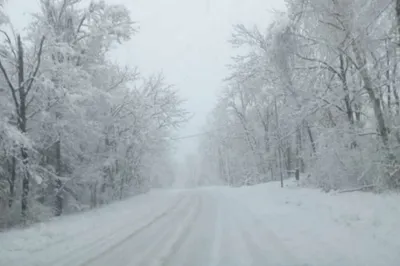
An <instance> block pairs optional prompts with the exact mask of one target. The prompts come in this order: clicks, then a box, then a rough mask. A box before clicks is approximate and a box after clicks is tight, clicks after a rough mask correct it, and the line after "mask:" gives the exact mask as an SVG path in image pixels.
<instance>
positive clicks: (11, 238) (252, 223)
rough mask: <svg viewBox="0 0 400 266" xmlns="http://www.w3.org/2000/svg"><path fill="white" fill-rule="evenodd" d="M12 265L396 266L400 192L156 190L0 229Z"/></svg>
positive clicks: (2, 258)
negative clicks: (20, 226) (80, 211)
mask: <svg viewBox="0 0 400 266" xmlns="http://www.w3.org/2000/svg"><path fill="white" fill-rule="evenodd" d="M0 265H1V266H2V265H7V266H14V265H15V266H17V265H18V266H33V265H40V266H50V265H51V266H64V265H65V266H67V265H68V266H84V265H85V266H109V265H112V266H134V265H140V266H142V265H143V266H147V265H148V266H152V265H165V266H187V265H190V266H216V265H220V266H239V265H240V266H247V265H255V266H261V265H262V266H268V265H271V266H278V265H285V266H300V265H303V266H304V265H310V266H311V265H315V266H338V265H340V266H356V265H360V266H361V265H362V266H369V265H371V266H379V265H385V266H392V265H393V266H398V265H400V196H399V195H393V194H386V195H373V194H369V193H361V192H352V193H343V194H325V193H323V192H320V191H318V190H315V189H305V188H299V187H296V186H294V185H293V183H291V185H290V186H289V187H285V188H284V189H281V188H280V187H279V183H269V184H264V185H258V186H254V187H246V188H226V187H212V188H199V189H189V190H154V191H152V192H150V193H148V194H145V195H141V196H138V197H135V198H132V199H129V200H126V201H124V202H120V203H115V204H112V205H109V206H106V207H104V208H101V209H98V210H95V211H91V212H87V213H83V214H77V215H73V216H68V217H63V218H61V219H55V220H53V221H50V222H47V223H44V224H38V225H35V226H32V227H31V228H28V229H24V230H13V231H9V232H6V233H1V234H0Z"/></svg>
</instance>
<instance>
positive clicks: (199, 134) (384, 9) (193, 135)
mask: <svg viewBox="0 0 400 266" xmlns="http://www.w3.org/2000/svg"><path fill="white" fill-rule="evenodd" d="M394 2H395V0H392V1H389V3H388V4H387V5H386V6H385V7H384V8H383V9H382V10H381V11H379V13H378V14H377V15H376V16H375V18H374V19H373V20H371V21H370V22H369V23H368V25H367V26H366V27H365V30H368V28H369V27H370V26H371V25H372V24H373V23H374V22H376V21H377V20H378V19H379V18H380V16H381V15H382V14H383V13H384V12H385V11H386V10H387V9H388V8H389V7H390V5H391V4H392V3H394ZM361 35H362V33H359V34H358V35H357V36H355V37H353V38H352V40H351V41H350V42H349V43H348V44H347V45H346V47H345V48H344V50H343V52H345V51H346V50H347V49H348V48H349V47H350V46H351V45H352V44H353V42H354V41H356V40H357V39H358V38H360V37H361ZM339 56H340V55H338V56H337V57H335V58H334V59H333V60H332V61H331V62H330V63H329V64H333V63H334V61H335V60H336V59H337V58H339ZM322 71H323V69H320V70H319V71H318V72H317V73H316V74H315V76H314V77H312V80H313V81H314V79H317V78H318V76H319V75H320V74H321V72H322ZM221 129H224V128H218V129H215V130H212V131H206V132H201V133H196V134H192V135H186V136H180V137H176V138H171V139H170V140H174V141H176V140H182V139H190V138H197V137H201V136H205V135H208V134H211V133H213V132H216V131H219V130H221Z"/></svg>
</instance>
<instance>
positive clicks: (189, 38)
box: [7, 0, 284, 158]
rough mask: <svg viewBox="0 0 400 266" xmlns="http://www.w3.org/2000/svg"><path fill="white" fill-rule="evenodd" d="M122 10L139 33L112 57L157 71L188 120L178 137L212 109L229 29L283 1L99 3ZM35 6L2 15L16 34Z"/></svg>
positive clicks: (13, 4)
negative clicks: (181, 102) (173, 88)
mask: <svg viewBox="0 0 400 266" xmlns="http://www.w3.org/2000/svg"><path fill="white" fill-rule="evenodd" d="M105 2H107V3H110V4H113V3H122V4H125V5H126V6H127V7H128V8H129V9H130V10H131V12H132V18H133V20H135V21H137V22H138V23H139V25H140V32H139V33H138V34H137V35H136V36H135V37H134V38H133V39H132V41H131V42H129V43H127V44H125V45H123V46H122V47H121V48H119V49H118V51H115V52H114V54H115V59H116V60H118V61H120V62H121V63H122V64H128V65H131V66H139V68H140V70H141V72H142V73H144V74H151V73H154V72H159V71H163V73H164V74H165V76H166V78H167V81H168V82H169V83H172V84H175V85H176V87H177V88H178V89H179V90H180V92H181V95H182V96H183V97H184V98H185V99H187V104H186V107H187V109H188V110H189V111H190V112H191V113H193V114H194V117H193V119H192V120H191V121H190V122H189V124H188V125H187V126H185V127H184V128H182V130H181V131H180V132H179V134H180V135H181V136H185V135H192V134H197V133H199V132H200V131H201V130H202V129H201V127H202V126H203V125H204V123H205V121H206V116H207V114H208V113H209V112H210V110H211V109H212V108H213V106H214V105H215V101H216V96H217V94H218V92H219V90H220V88H221V86H222V79H223V78H224V77H225V76H226V75H227V74H228V72H227V70H226V67H225V66H226V64H228V63H229V62H230V57H231V56H233V55H234V54H235V51H234V50H232V48H231V47H230V45H229V43H228V42H227V40H228V39H229V38H230V34H231V29H232V25H233V24H237V23H243V24H245V25H248V26H252V25H254V24H257V25H259V26H260V27H261V28H263V27H266V26H267V25H268V24H269V23H270V22H271V18H272V10H274V9H278V10H283V9H284V0H105ZM38 3H39V0H8V6H7V11H8V14H9V15H10V17H11V19H12V21H13V23H14V25H15V26H16V28H17V29H19V30H20V29H21V28H23V27H24V26H26V24H27V22H28V21H29V13H30V12H33V11H36V10H37V8H38ZM178 144H179V146H178V147H179V149H178V153H179V156H178V157H179V158H182V157H183V156H184V155H185V154H187V153H196V147H197V138H189V139H185V140H182V141H180V142H179V143H178Z"/></svg>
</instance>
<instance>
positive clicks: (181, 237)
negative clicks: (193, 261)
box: [160, 196, 203, 266]
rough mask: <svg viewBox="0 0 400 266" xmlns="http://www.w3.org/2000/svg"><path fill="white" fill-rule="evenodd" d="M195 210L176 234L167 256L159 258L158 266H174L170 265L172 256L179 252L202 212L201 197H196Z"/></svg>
mask: <svg viewBox="0 0 400 266" xmlns="http://www.w3.org/2000/svg"><path fill="white" fill-rule="evenodd" d="M196 205H197V206H196V208H195V210H194V211H193V213H194V214H192V215H191V216H190V218H189V221H188V222H187V223H186V224H185V227H183V229H182V230H180V231H181V232H180V233H179V234H178V238H177V239H176V240H175V241H174V242H173V244H172V246H171V247H170V249H169V252H168V254H167V255H164V256H163V258H161V263H160V266H169V265H171V266H175V265H174V264H171V260H172V259H173V257H174V256H176V254H177V253H178V251H179V248H180V247H181V246H182V245H183V244H184V242H185V240H186V239H187V237H188V235H189V232H190V231H191V230H192V229H193V227H194V225H195V222H196V220H197V219H198V217H199V214H200V213H201V211H202V208H203V201H202V199H201V196H197V203H196Z"/></svg>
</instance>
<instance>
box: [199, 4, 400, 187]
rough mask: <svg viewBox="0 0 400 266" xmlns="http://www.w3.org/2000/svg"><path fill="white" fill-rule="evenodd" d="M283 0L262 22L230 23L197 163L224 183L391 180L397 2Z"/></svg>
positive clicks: (398, 132)
mask: <svg viewBox="0 0 400 266" xmlns="http://www.w3.org/2000/svg"><path fill="white" fill-rule="evenodd" d="M285 2H286V6H287V10H286V11H285V12H276V13H275V17H274V19H273V22H272V24H271V25H270V26H269V27H268V28H267V29H260V28H258V27H257V26H254V27H246V26H244V25H236V26H235V27H234V31H233V34H232V38H231V40H230V42H231V44H232V46H233V47H235V48H238V50H239V52H238V54H237V55H236V56H235V57H234V59H233V62H232V64H231V65H230V66H229V69H230V73H231V74H230V75H229V76H228V77H227V78H226V79H225V86H224V88H223V89H222V91H221V92H220V97H219V101H218V104H217V105H216V106H215V108H214V110H213V111H212V113H211V114H210V115H209V117H208V123H207V125H206V127H205V131H206V132H209V133H208V134H206V135H205V136H204V137H203V138H202V140H201V143H202V144H201V145H200V154H201V158H200V159H199V163H200V164H201V165H203V167H202V169H207V170H210V169H211V172H213V173H215V175H217V176H219V177H220V179H222V180H223V181H224V182H225V183H227V184H230V185H245V184H257V183H261V182H266V181H270V180H279V179H282V181H283V180H284V179H286V178H288V177H296V179H300V177H302V181H303V182H305V183H308V184H310V185H313V186H318V187H321V188H323V189H325V190H331V189H343V188H349V187H351V188H357V187H360V188H363V187H365V188H366V187H368V188H375V189H377V190H382V189H388V188H389V189H393V188H398V187H399V184H400V183H399V181H400V174H399V169H400V168H399V156H400V150H399V147H400V128H399V126H400V98H399V93H400V92H399V84H400V79H399V78H400V71H399V70H398V62H399V51H400V1H393V0H368V1H366V0H329V1H319V0H287V1H285ZM207 175H208V173H207V172H205V171H204V172H203V174H202V176H203V177H205V176H207Z"/></svg>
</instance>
